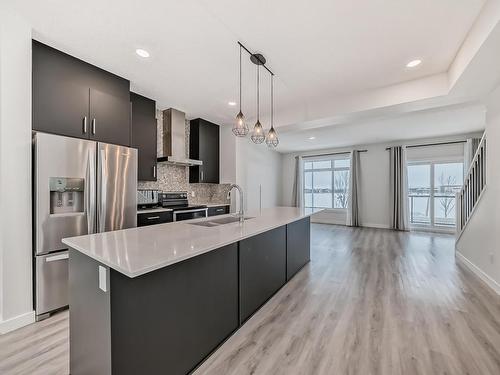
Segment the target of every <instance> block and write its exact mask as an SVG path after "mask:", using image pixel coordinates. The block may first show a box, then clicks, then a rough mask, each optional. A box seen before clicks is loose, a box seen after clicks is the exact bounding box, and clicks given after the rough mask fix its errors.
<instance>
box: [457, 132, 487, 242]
mask: <svg viewBox="0 0 500 375" xmlns="http://www.w3.org/2000/svg"><path fill="white" fill-rule="evenodd" d="M485 188H486V134H485V135H483V137H482V138H481V141H480V142H479V146H478V147H477V150H476V153H475V154H474V158H473V159H472V162H471V164H470V167H469V170H468V171H467V176H466V177H465V181H464V185H463V187H462V190H461V191H460V193H457V204H456V207H457V210H456V212H457V233H458V236H457V240H458V239H459V238H460V235H461V234H462V232H463V231H464V229H465V227H466V226H467V223H468V221H469V219H470V218H471V216H472V214H473V213H474V210H475V208H476V206H477V204H478V202H479V200H480V199H481V197H482V194H483V192H484V190H485Z"/></svg>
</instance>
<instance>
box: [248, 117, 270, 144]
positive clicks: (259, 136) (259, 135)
mask: <svg viewBox="0 0 500 375" xmlns="http://www.w3.org/2000/svg"><path fill="white" fill-rule="evenodd" d="M250 138H251V139H252V142H253V143H256V144H260V143H262V142H264V140H265V139H266V135H265V134H264V129H263V128H262V125H261V123H260V121H259V120H257V122H256V123H255V126H254V127H253V130H252V135H251V136H250Z"/></svg>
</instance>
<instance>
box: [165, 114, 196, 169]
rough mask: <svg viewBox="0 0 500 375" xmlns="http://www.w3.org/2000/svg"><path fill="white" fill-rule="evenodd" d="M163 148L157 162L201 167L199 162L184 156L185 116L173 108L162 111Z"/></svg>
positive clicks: (185, 141)
mask: <svg viewBox="0 0 500 375" xmlns="http://www.w3.org/2000/svg"><path fill="white" fill-rule="evenodd" d="M162 143H163V148H162V151H163V152H162V154H161V155H162V156H161V157H159V158H158V162H167V163H170V164H177V165H188V166H191V165H202V164H203V162H202V161H200V160H195V159H189V158H188V157H187V156H186V155H187V153H186V143H187V139H186V114H185V113H184V112H181V111H178V110H177V109H174V108H169V109H166V110H164V111H163V142H162Z"/></svg>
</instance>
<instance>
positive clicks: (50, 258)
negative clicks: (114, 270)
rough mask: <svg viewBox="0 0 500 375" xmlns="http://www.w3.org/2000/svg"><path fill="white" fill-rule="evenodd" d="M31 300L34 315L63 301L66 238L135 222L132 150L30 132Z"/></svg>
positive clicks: (134, 154)
mask: <svg viewBox="0 0 500 375" xmlns="http://www.w3.org/2000/svg"><path fill="white" fill-rule="evenodd" d="M33 156H34V160H33V172H34V175H33V182H34V184H33V231H34V233H33V247H34V295H35V298H34V305H35V311H36V315H37V319H42V318H44V317H46V316H48V314H49V313H50V312H52V311H54V310H57V309H59V308H61V307H64V306H67V305H68V250H67V248H66V246H65V245H64V244H63V243H62V242H61V239H63V238H65V237H72V236H78V235H84V234H89V233H98V232H107V231H112V230H117V229H125V228H131V227H135V226H136V225H137V150H136V149H133V148H128V147H123V146H116V145H112V144H107V143H100V142H95V141H88V140H82V139H75V138H69V137H63V136H58V135H52V134H45V133H39V132H37V133H34V134H33Z"/></svg>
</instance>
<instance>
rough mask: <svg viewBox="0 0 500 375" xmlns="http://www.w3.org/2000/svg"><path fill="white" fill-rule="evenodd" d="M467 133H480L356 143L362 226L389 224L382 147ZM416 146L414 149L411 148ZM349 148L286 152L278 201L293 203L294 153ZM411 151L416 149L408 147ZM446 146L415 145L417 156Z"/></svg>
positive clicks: (329, 219) (322, 218)
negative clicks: (421, 146)
mask: <svg viewBox="0 0 500 375" xmlns="http://www.w3.org/2000/svg"><path fill="white" fill-rule="evenodd" d="M470 136H475V137H478V136H480V134H478V133H475V134H466V135H459V136H453V137H442V138H433V139H416V140H413V141H404V142H391V143H377V144H370V145H357V146H353V148H355V149H357V150H367V152H364V153H361V154H360V164H361V166H360V182H359V183H360V190H361V191H360V197H359V201H360V223H361V225H362V226H366V227H375V228H389V227H390V206H389V198H390V197H389V152H388V151H386V147H388V146H393V145H401V144H405V145H411V144H421V143H434V142H444V141H452V140H463V139H466V138H468V137H470ZM412 150H416V149H412ZM342 151H350V148H344V149H329V150H321V151H310V152H301V153H290V154H285V155H283V182H282V184H283V190H282V205H284V206H289V205H292V203H293V196H292V191H293V182H294V174H295V156H296V155H297V154H300V155H313V154H316V153H318V154H322V153H328V152H342ZM412 152H413V153H415V154H416V153H417V152H415V151H412ZM449 152H450V147H425V148H419V151H418V154H419V157H425V155H426V154H427V155H429V156H432V157H438V156H440V154H442V155H446V154H449ZM313 221H315V222H323V223H332V224H344V223H345V216H342V215H339V214H338V212H331V213H330V212H323V213H319V214H315V215H313Z"/></svg>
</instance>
